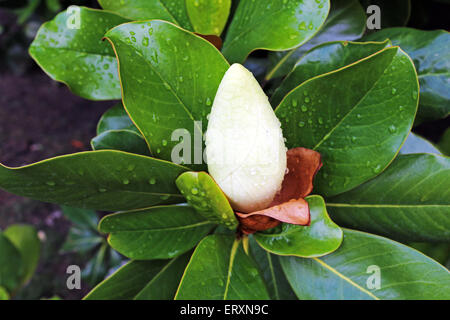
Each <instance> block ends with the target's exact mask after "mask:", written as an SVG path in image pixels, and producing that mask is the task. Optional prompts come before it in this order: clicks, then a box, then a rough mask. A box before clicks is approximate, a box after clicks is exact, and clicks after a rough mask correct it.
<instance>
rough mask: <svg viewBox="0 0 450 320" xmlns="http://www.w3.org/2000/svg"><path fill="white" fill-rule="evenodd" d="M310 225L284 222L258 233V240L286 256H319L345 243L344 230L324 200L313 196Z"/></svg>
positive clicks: (259, 242)
mask: <svg viewBox="0 0 450 320" xmlns="http://www.w3.org/2000/svg"><path fill="white" fill-rule="evenodd" d="M305 200H306V201H308V204H309V210H310V214H311V224H310V225H309V226H297V225H293V224H288V223H283V224H282V225H280V226H278V227H276V228H273V229H269V230H267V231H266V232H258V233H255V235H254V237H255V240H256V242H258V244H259V245H260V246H261V247H262V248H263V249H265V250H267V251H269V252H270V253H274V254H277V255H283V256H298V257H320V256H323V255H325V254H328V253H330V252H333V251H335V250H336V249H337V248H339V246H340V245H341V243H342V230H341V228H339V227H338V226H337V225H336V224H335V223H334V222H333V221H332V220H331V219H330V217H329V216H328V213H327V210H326V208H325V201H323V199H322V197H320V196H310V197H307V198H306V199H305Z"/></svg>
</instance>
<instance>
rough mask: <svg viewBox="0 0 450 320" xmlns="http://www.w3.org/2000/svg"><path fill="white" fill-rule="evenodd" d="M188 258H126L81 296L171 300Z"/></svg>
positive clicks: (92, 298) (98, 298) (105, 298)
mask: <svg viewBox="0 0 450 320" xmlns="http://www.w3.org/2000/svg"><path fill="white" fill-rule="evenodd" d="M188 260H189V254H184V255H181V256H179V257H176V258H174V259H171V260H152V261H136V260H133V261H130V262H128V263H127V264H126V265H124V266H123V267H121V268H120V269H119V270H117V271H116V272H115V273H114V274H113V275H111V276H110V277H109V278H107V279H105V280H104V281H103V282H101V283H99V284H98V285H97V286H96V287H95V288H94V289H92V291H91V292H90V293H89V294H88V295H87V296H86V297H85V298H84V299H85V300H132V299H136V300H151V299H154V300H171V299H173V297H174V296H175V291H176V290H177V287H178V283H179V282H180V279H181V276H182V275H183V271H184V268H185V267H186V264H187V262H188Z"/></svg>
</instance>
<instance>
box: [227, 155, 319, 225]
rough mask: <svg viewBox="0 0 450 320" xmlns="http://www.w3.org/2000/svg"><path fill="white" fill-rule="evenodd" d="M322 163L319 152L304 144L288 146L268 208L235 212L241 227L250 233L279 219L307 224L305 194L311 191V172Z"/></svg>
mask: <svg viewBox="0 0 450 320" xmlns="http://www.w3.org/2000/svg"><path fill="white" fill-rule="evenodd" d="M321 167H322V160H321V156H320V153H318V152H316V151H314V150H310V149H306V148H294V149H291V150H288V152H287V169H288V170H287V173H286V175H285V176H284V180H283V183H282V185H281V189H280V191H279V192H278V193H277V194H276V195H275V198H274V199H273V201H272V203H271V205H270V206H269V208H267V209H264V210H260V211H255V212H251V213H239V212H236V215H237V217H238V220H239V222H240V229H241V231H242V232H243V233H246V234H251V233H254V232H256V231H263V230H267V229H270V228H273V227H276V226H277V225H279V224H280V223H281V222H286V223H291V224H297V225H302V226H304V225H309V223H310V214H309V207H308V202H306V201H305V200H304V198H305V197H306V196H307V195H309V194H310V193H311V191H312V189H313V180H314V176H315V175H316V173H317V171H319V169H320V168H321Z"/></svg>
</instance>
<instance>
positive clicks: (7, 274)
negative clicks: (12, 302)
mask: <svg viewBox="0 0 450 320" xmlns="http://www.w3.org/2000/svg"><path fill="white" fill-rule="evenodd" d="M23 275H24V266H23V262H22V256H21V254H20V252H19V250H18V249H17V248H16V247H15V246H14V244H13V243H12V242H11V241H10V240H9V239H8V238H7V237H6V236H5V235H4V234H3V233H2V232H1V231H0V287H3V288H5V289H6V290H7V291H9V292H11V291H14V289H16V288H17V287H18V286H20V284H21V280H22V277H23Z"/></svg>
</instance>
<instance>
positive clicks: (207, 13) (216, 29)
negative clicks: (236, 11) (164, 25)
mask: <svg viewBox="0 0 450 320" xmlns="http://www.w3.org/2000/svg"><path fill="white" fill-rule="evenodd" d="M230 8H231V0H186V9H187V13H188V15H189V19H190V20H191V23H192V26H193V28H194V31H195V32H198V33H200V34H213V35H216V36H220V34H221V33H222V31H223V29H224V28H225V25H226V23H227V20H228V15H229V14H230Z"/></svg>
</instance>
